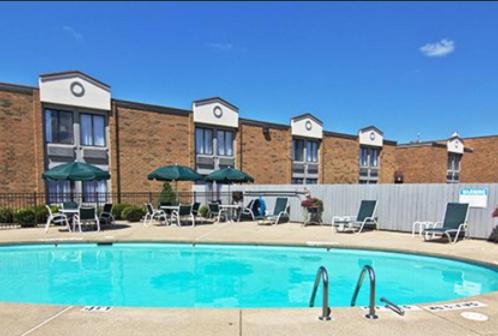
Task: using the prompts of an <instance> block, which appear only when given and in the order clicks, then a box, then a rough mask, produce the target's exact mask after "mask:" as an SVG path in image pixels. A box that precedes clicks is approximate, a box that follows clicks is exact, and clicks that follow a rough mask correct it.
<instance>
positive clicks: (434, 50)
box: [420, 39, 455, 57]
mask: <svg viewBox="0 0 498 336" xmlns="http://www.w3.org/2000/svg"><path fill="white" fill-rule="evenodd" d="M453 51H455V42H454V41H452V40H448V39H442V40H441V41H439V42H434V43H427V44H426V45H424V46H422V47H420V52H422V54H424V55H425V56H427V57H443V56H446V55H448V54H451V53H452V52H453Z"/></svg>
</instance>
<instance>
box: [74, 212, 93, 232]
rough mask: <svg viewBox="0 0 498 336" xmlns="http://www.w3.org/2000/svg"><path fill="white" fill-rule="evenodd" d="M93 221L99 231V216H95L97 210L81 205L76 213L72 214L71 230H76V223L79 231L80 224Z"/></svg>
mask: <svg viewBox="0 0 498 336" xmlns="http://www.w3.org/2000/svg"><path fill="white" fill-rule="evenodd" d="M87 223H95V224H96V225H97V231H100V222H99V217H98V216H97V211H96V210H95V208H93V207H81V208H80V211H79V213H78V214H77V215H74V220H73V231H74V230H76V225H78V228H79V231H80V232H82V230H81V224H87Z"/></svg>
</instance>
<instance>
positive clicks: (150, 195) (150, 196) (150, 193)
mask: <svg viewBox="0 0 498 336" xmlns="http://www.w3.org/2000/svg"><path fill="white" fill-rule="evenodd" d="M149 203H152V192H150V191H149Z"/></svg>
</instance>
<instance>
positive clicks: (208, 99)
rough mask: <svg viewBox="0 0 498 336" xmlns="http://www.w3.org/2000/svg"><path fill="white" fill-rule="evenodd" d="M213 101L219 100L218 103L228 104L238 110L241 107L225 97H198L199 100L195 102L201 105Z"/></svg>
mask: <svg viewBox="0 0 498 336" xmlns="http://www.w3.org/2000/svg"><path fill="white" fill-rule="evenodd" d="M212 102H218V103H221V104H224V105H227V106H229V107H231V108H232V109H234V110H235V111H236V112H239V108H238V107H237V106H235V105H233V104H232V103H229V102H228V101H226V100H225V99H223V98H221V97H210V98H204V99H197V100H194V101H193V103H194V104H199V105H204V104H209V103H212Z"/></svg>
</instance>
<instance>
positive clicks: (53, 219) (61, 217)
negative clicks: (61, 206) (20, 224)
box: [45, 205, 71, 233]
mask: <svg viewBox="0 0 498 336" xmlns="http://www.w3.org/2000/svg"><path fill="white" fill-rule="evenodd" d="M45 208H47V213H48V216H47V224H45V233H47V231H48V228H49V227H50V223H54V224H63V223H64V224H66V227H67V230H68V231H71V227H70V226H69V220H68V219H67V216H66V215H65V214H63V213H60V212H57V213H52V209H50V207H49V206H48V205H45Z"/></svg>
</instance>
